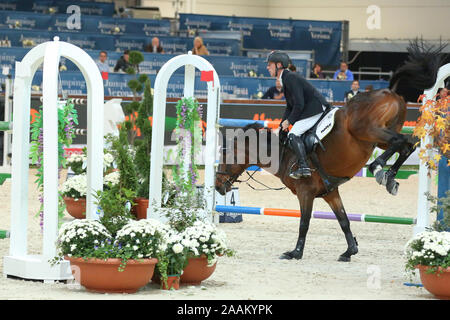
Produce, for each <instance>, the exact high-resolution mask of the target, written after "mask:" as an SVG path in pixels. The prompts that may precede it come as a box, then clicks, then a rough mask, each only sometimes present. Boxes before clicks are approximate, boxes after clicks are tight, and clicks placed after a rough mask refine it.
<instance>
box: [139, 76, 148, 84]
mask: <svg viewBox="0 0 450 320" xmlns="http://www.w3.org/2000/svg"><path fill="white" fill-rule="evenodd" d="M138 80H139V82H140V83H145V82H146V81H147V80H150V79H149V77H148V76H147V75H146V74H141V75H139V78H138Z"/></svg>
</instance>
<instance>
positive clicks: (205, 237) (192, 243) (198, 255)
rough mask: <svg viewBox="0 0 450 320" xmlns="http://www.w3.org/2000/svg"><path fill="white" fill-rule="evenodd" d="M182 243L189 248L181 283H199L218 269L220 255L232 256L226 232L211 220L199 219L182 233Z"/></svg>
mask: <svg viewBox="0 0 450 320" xmlns="http://www.w3.org/2000/svg"><path fill="white" fill-rule="evenodd" d="M181 237H182V241H181V244H182V245H184V246H185V247H186V248H187V257H188V263H187V265H186V267H185V268H184V269H183V273H182V275H181V278H180V280H181V283H186V284H194V285H198V284H200V283H201V282H202V281H203V280H206V279H207V278H209V277H210V276H211V274H212V273H213V272H214V270H215V269H216V264H217V259H218V257H219V256H222V255H225V254H226V255H227V256H231V255H232V254H233V251H232V250H230V249H228V247H227V244H226V234H225V232H224V231H222V230H220V229H218V228H217V227H216V225H214V224H213V223H210V222H205V221H202V220H197V221H195V222H194V224H193V225H192V226H190V227H188V228H186V229H185V230H184V231H183V232H182V233H181Z"/></svg>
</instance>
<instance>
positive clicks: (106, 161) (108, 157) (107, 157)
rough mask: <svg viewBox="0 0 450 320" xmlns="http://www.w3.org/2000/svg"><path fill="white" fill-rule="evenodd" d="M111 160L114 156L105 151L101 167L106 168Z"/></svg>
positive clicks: (112, 160)
mask: <svg viewBox="0 0 450 320" xmlns="http://www.w3.org/2000/svg"><path fill="white" fill-rule="evenodd" d="M113 162H114V157H113V155H112V154H110V153H105V154H104V155H103V169H104V170H106V169H108V168H109V167H110V166H111V164H112V163H113Z"/></svg>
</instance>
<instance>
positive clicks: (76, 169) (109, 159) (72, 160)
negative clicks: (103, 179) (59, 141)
mask: <svg viewBox="0 0 450 320" xmlns="http://www.w3.org/2000/svg"><path fill="white" fill-rule="evenodd" d="M66 165H67V168H70V169H71V170H72V171H73V173H74V174H75V175H78V174H86V168H87V150H86V148H83V153H72V154H71V155H70V156H69V157H68V158H67V160H66ZM113 169H114V156H113V155H112V154H111V153H110V152H109V151H108V150H104V151H103V172H104V173H109V172H111V171H112V170H113Z"/></svg>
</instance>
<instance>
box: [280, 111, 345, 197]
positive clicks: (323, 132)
mask: <svg viewBox="0 0 450 320" xmlns="http://www.w3.org/2000/svg"><path fill="white" fill-rule="evenodd" d="M337 110H338V108H336V107H327V108H326V109H325V111H324V112H323V114H322V116H321V117H320V118H319V120H317V122H316V123H315V124H314V125H313V126H312V127H311V128H310V129H309V130H308V131H306V132H305V133H304V134H303V135H302V140H303V143H304V144H305V149H306V154H307V155H308V157H309V158H310V160H311V162H312V164H313V167H314V168H315V169H316V170H317V171H318V173H319V175H320V177H321V179H322V181H323V183H324V185H325V188H326V192H325V193H324V194H322V195H321V196H324V195H326V194H327V193H329V192H331V191H333V190H334V189H336V188H337V187H339V186H340V185H341V184H343V183H344V182H347V181H348V180H350V178H349V177H344V178H342V177H333V176H330V175H328V174H327V173H326V172H325V170H324V169H323V168H322V165H321V164H320V162H319V158H318V157H317V153H316V148H317V146H320V148H321V149H322V150H323V151H326V149H325V147H324V145H323V144H322V142H321V141H322V139H323V138H325V137H326V136H327V135H328V134H329V133H330V132H331V130H332V129H333V127H334V115H335V113H336V111H337ZM281 132H283V131H280V133H281ZM283 133H284V132H283ZM280 139H281V144H282V147H283V148H286V147H287V148H289V149H291V150H292V148H291V147H290V145H289V143H288V139H287V134H286V133H285V134H282V135H280ZM292 151H293V150H292ZM311 169H313V168H311Z"/></svg>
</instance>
